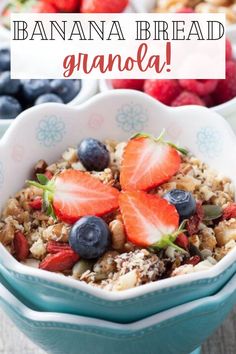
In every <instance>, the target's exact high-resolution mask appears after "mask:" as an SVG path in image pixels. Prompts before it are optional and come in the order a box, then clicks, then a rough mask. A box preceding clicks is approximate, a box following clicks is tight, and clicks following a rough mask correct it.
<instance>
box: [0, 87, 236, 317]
mask: <svg viewBox="0 0 236 354" xmlns="http://www.w3.org/2000/svg"><path fill="white" fill-rule="evenodd" d="M163 129H165V130H166V135H167V139H168V140H170V141H173V142H174V143H178V144H180V145H181V146H184V147H187V148H188V149H189V150H190V151H191V152H192V153H193V154H194V155H196V156H197V157H198V158H200V159H201V160H203V161H205V162H206V163H208V164H209V165H210V166H211V167H212V168H215V169H217V170H218V171H219V172H220V173H222V174H224V175H226V176H229V177H230V178H232V181H233V182H234V183H235V184H236V139H235V136H234V134H233V132H232V130H231V128H230V126H229V125H228V123H227V122H226V121H225V120H224V119H223V118H222V117H221V116H219V115H218V114H216V113H215V112H213V111H211V110H209V109H207V108H204V107H199V106H185V107H180V108H169V107H166V106H164V105H162V104H160V103H159V102H158V101H156V100H154V99H153V98H151V97H149V96H147V95H145V94H143V93H140V92H136V91H127V90H120V91H119V90H116V91H115V90H114V91H109V92H107V93H103V94H100V95H96V96H95V97H93V98H92V99H90V100H89V101H88V102H86V103H84V104H83V105H81V106H78V107H75V108H72V107H68V106H63V105H60V104H45V105H41V106H36V107H34V108H31V109H29V110H27V111H25V112H23V113H22V114H21V115H20V116H19V117H17V118H16V120H15V121H14V123H13V124H12V125H11V127H10V128H9V130H8V131H7V132H6V134H5V135H4V137H3V139H2V140H1V141H0V195H1V198H0V208H1V209H2V208H3V206H4V204H5V202H6V201H7V199H8V198H9V197H10V196H12V195H13V194H14V193H15V192H17V191H18V190H19V189H20V188H21V187H22V186H23V185H24V181H25V180H26V179H28V178H29V175H30V172H31V171H32V166H33V165H34V163H35V161H38V160H39V159H45V160H46V161H47V162H48V163H51V162H53V161H55V160H57V159H58V157H59V156H60V154H61V152H62V151H64V150H65V149H66V148H67V147H68V146H71V145H77V144H78V143H79V142H80V141H81V139H83V138H85V137H95V138H98V139H100V140H104V139H107V138H109V139H115V140H119V141H123V140H127V139H129V137H130V136H131V135H132V134H133V133H135V132H138V131H146V132H148V133H151V134H154V135H159V133H160V132H161V131H162V130H163ZM235 259H236V249H235V250H233V251H232V252H230V253H229V254H228V255H227V256H225V257H224V258H223V259H222V260H221V261H220V262H219V263H217V264H216V265H215V266H214V267H212V268H211V269H210V270H208V271H204V272H199V273H194V274H187V275H182V276H178V277H175V278H169V279H164V280H160V281H157V282H154V283H150V284H146V285H143V286H139V287H138V288H134V289H130V290H126V291H122V292H108V291H105V290H102V289H98V288H94V287H92V286H91V285H88V284H85V283H83V282H79V281H76V280H74V279H71V278H68V277H64V276H61V275H59V274H55V273H50V272H46V271H43V270H40V269H35V268H31V267H28V266H26V265H23V264H21V263H19V262H17V261H16V260H15V258H14V257H12V256H11V255H10V254H9V252H8V251H7V250H6V249H5V248H4V247H3V246H2V245H0V264H1V265H2V266H3V267H2V269H1V272H2V275H3V276H4V277H5V278H7V279H8V281H9V282H10V284H11V286H12V287H13V288H14V289H16V290H17V292H18V293H20V294H21V295H22V296H24V297H25V298H26V299H27V301H28V302H29V303H31V304H32V305H33V306H37V308H38V309H41V310H46V311H57V312H69V313H74V314H80V315H85V316H91V317H96V318H102V319H107V320H112V321H117V322H131V321H135V320H139V319H141V318H144V317H147V316H149V315H152V314H154V313H157V312H159V311H163V310H165V309H168V308H171V307H173V306H176V305H180V304H183V303H185V302H188V301H191V300H194V299H198V298H201V297H204V296H208V295H211V294H213V293H215V292H216V291H218V290H219V289H220V288H221V287H222V286H223V285H224V284H225V283H226V282H227V281H228V280H229V279H230V277H231V276H232V275H233V274H234V273H235V271H236V262H235Z"/></svg>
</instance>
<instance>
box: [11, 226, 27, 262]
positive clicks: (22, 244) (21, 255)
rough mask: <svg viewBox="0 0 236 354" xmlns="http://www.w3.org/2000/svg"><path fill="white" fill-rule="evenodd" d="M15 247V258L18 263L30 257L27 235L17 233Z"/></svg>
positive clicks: (14, 241)
mask: <svg viewBox="0 0 236 354" xmlns="http://www.w3.org/2000/svg"><path fill="white" fill-rule="evenodd" d="M13 246H14V250H15V257H16V259H17V260H18V261H20V262H21V261H24V260H25V259H26V258H27V257H28V255H29V244H28V241H27V239H26V237H25V235H24V234H23V233H22V232H20V231H17V232H16V233H15V236H14V240H13Z"/></svg>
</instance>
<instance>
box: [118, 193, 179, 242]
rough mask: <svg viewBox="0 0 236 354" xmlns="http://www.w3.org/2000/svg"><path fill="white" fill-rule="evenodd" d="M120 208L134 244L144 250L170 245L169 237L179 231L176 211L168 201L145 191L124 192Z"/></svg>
mask: <svg viewBox="0 0 236 354" xmlns="http://www.w3.org/2000/svg"><path fill="white" fill-rule="evenodd" d="M119 205H120V210H121V214H122V218H123V220H124V225H125V229H126V233H127V237H128V239H129V241H130V242H132V243H134V244H135V245H138V246H141V247H149V246H152V245H154V244H156V245H157V244H158V245H159V247H160V248H162V245H163V246H166V245H168V244H170V243H169V236H170V235H172V234H174V233H175V232H176V230H177V229H178V225H179V215H178V213H177V210H176V208H175V207H174V206H173V205H171V204H169V203H168V202H167V201H166V200H165V199H162V198H160V197H158V196H156V195H151V194H147V193H145V192H135V191H133V192H122V193H120V197H119Z"/></svg>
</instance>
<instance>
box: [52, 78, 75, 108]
mask: <svg viewBox="0 0 236 354" xmlns="http://www.w3.org/2000/svg"><path fill="white" fill-rule="evenodd" d="M50 86H51V91H52V92H53V93H56V94H57V95H58V96H60V97H61V99H62V100H63V102H64V103H68V102H70V101H72V100H73V98H75V96H76V95H78V93H79V92H80V90H81V82H80V80H59V79H58V80H52V81H51V82H50Z"/></svg>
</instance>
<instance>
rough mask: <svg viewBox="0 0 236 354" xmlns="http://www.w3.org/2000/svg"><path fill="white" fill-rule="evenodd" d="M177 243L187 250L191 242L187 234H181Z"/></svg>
mask: <svg viewBox="0 0 236 354" xmlns="http://www.w3.org/2000/svg"><path fill="white" fill-rule="evenodd" d="M175 243H176V244H177V245H178V246H179V247H182V248H184V249H185V250H186V249H188V247H189V240H188V237H187V236H186V235H185V234H180V235H179V236H178V237H177V239H176V240H175Z"/></svg>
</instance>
